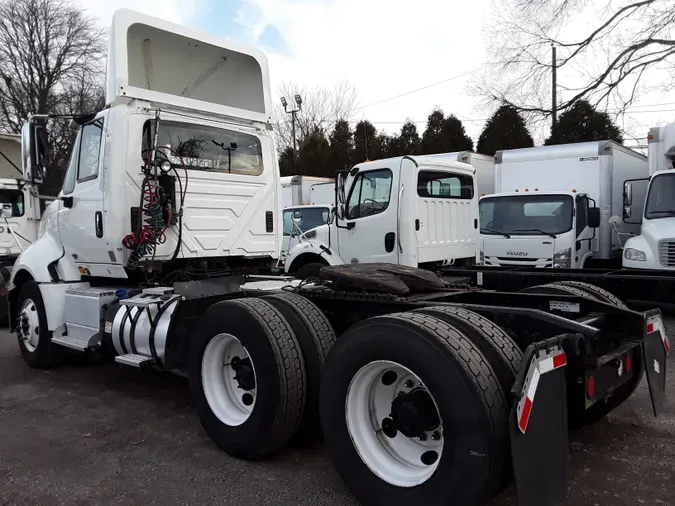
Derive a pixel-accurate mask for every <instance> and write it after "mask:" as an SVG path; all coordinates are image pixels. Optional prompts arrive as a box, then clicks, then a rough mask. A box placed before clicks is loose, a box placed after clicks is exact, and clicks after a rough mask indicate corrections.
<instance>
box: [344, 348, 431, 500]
mask: <svg viewBox="0 0 675 506" xmlns="http://www.w3.org/2000/svg"><path fill="white" fill-rule="evenodd" d="M389 371H393V372H394V373H395V374H396V380H395V381H393V382H392V383H391V384H389V385H387V384H385V382H384V381H383V377H384V375H385V373H388V372H389ZM411 385H412V386H411ZM414 388H423V389H424V390H426V392H427V393H428V390H427V389H426V386H425V385H424V383H423V382H422V381H421V380H420V379H419V377H418V376H417V375H416V374H415V373H413V372H412V371H411V370H410V369H408V368H406V367H404V366H402V365H400V364H398V363H396V362H391V361H376V362H371V363H370V364H367V365H365V366H363V367H362V368H361V369H360V370H359V371H358V372H357V373H356V374H355V375H354V377H353V378H352V381H351V383H350V384H349V388H348V390H347V397H346V401H345V404H346V405H345V417H346V421H347V430H348V431H349V436H350V437H351V439H352V443H353V444H354V448H355V449H356V451H357V453H358V454H359V456H360V457H361V460H362V461H363V462H364V463H365V464H366V465H367V466H368V468H370V470H371V471H372V472H373V473H375V474H376V475H377V476H378V477H380V478H381V479H382V480H384V481H386V482H387V483H389V484H391V485H395V486H398V487H415V486H418V485H421V484H422V483H424V482H426V481H427V480H428V479H429V478H431V476H432V475H433V474H434V473H435V472H436V469H437V468H438V464H439V462H440V460H441V456H442V454H443V421H442V419H440V412H439V411H438V404H437V403H436V400H435V399H434V398H433V396H431V394H429V395H430V397H431V399H432V400H433V403H434V407H435V409H436V414H437V415H438V418H439V420H440V425H439V426H438V427H437V428H435V429H434V430H433V431H429V432H430V433H425V434H426V439H425V440H420V439H418V438H410V437H406V436H405V435H404V434H402V433H401V432H398V433H397V434H396V436H395V437H394V438H391V437H389V436H387V435H386V434H385V432H384V430H383V427H382V424H383V420H384V419H385V418H388V417H389V416H390V413H391V403H392V401H393V400H394V398H395V397H396V395H397V394H398V393H400V392H403V393H407V392H409V391H411V390H412V389H414ZM429 452H435V454H436V459H435V461H434V462H433V463H432V464H425V463H423V461H422V456H423V455H425V454H426V456H428V455H430V454H429ZM432 454H433V453H432Z"/></svg>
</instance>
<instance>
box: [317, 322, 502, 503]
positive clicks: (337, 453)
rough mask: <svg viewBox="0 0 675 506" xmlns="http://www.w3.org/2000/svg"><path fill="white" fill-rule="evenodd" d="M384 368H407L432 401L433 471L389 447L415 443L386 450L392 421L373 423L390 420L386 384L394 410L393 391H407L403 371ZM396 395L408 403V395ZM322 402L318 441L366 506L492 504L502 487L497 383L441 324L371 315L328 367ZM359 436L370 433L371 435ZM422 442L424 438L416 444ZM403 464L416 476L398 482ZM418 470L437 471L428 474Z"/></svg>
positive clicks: (472, 350) (475, 353)
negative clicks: (358, 414)
mask: <svg viewBox="0 0 675 506" xmlns="http://www.w3.org/2000/svg"><path fill="white" fill-rule="evenodd" d="M383 364H384V365H383ZM377 367H379V369H377ZM391 371H393V372H396V371H408V372H409V373H410V374H412V375H413V376H414V378H417V380H419V382H420V385H421V388H423V389H424V391H426V392H427V393H428V394H429V396H430V397H431V398H432V399H433V402H434V405H435V407H436V409H437V414H438V417H439V421H440V427H442V428H441V429H440V432H441V436H442V442H443V444H442V447H440V449H439V451H438V453H439V454H440V455H438V458H437V460H436V461H434V462H432V463H430V464H429V463H427V462H428V461H427V462H425V461H422V460H421V458H422V456H420V462H416V463H415V462H413V461H410V459H409V454H407V455H408V456H406V455H398V454H397V451H398V450H396V447H401V448H408V447H409V448H416V446H415V445H418V444H419V443H420V440H419V437H415V436H414V435H413V436H410V437H409V436H405V434H404V433H403V432H401V431H398V432H397V433H396V435H395V438H407V439H410V442H409V444H407V446H406V443H405V441H402V442H401V443H400V444H398V443H392V442H391V441H389V440H390V439H392V438H391V437H390V436H388V435H387V433H386V432H385V428H387V430H388V427H390V426H391V424H390V423H389V422H387V421H386V420H384V419H383V420H380V419H379V418H380V417H384V418H388V417H387V416H386V415H387V414H388V413H387V409H386V408H385V407H382V406H383V405H386V402H387V401H386V400H378V399H380V396H383V395H384V396H386V395H387V393H386V387H387V385H392V386H391V388H390V391H389V393H388V395H389V396H391V397H392V400H391V402H392V404H391V405H392V413H393V411H394V409H395V408H393V406H394V399H396V398H397V397H396V394H397V393H398V392H397V390H398V389H399V388H400V389H403V390H404V387H402V386H400V385H399V383H397V381H398V379H400V376H401V374H403V373H401V372H398V373H397V374H396V378H394V377H393V376H392V374H391ZM406 374H407V373H406ZM387 375H389V376H388V377H387ZM413 376H411V378H412V377H413ZM355 382H356V385H355ZM358 382H366V384H359V383H358ZM378 382H379V383H378ZM382 385H384V387H385V393H382V388H381V386H382ZM353 391H357V392H358V393H357V394H353V393H352V392H353ZM402 393H403V394H404V397H406V394H407V393H408V392H402ZM371 398H372V399H371ZM319 399H320V400H319V404H320V412H321V423H322V427H323V433H324V438H325V440H326V444H327V446H328V449H329V452H330V454H331V457H332V459H333V462H334V464H335V467H336V468H337V471H338V473H339V474H340V475H341V477H342V479H343V480H344V481H345V483H346V484H347V486H348V487H349V488H350V489H351V491H352V492H353V493H354V495H355V496H356V497H357V498H358V499H359V501H360V502H361V503H363V504H365V505H384V504H386V505H389V506H392V505H402V504H427V505H435V504H439V505H440V504H453V505H455V506H476V505H479V504H483V503H484V502H486V501H487V500H488V499H490V498H491V497H492V496H493V495H494V493H495V491H496V490H497V489H498V487H499V485H500V483H501V481H502V476H503V473H504V471H505V469H504V466H505V461H506V459H505V452H506V451H507V448H508V439H505V438H506V437H507V435H506V423H507V416H508V413H507V403H506V399H505V397H504V394H503V391H502V388H501V386H500V383H499V380H498V379H497V377H496V375H495V373H494V371H493V368H492V367H491V366H490V365H489V363H488V361H487V359H486V358H485V356H484V355H483V354H482V353H481V351H480V350H479V348H478V347H476V346H475V345H474V343H472V341H471V340H470V339H469V338H467V337H466V336H464V335H463V334H462V333H461V332H459V331H458V330H457V329H456V328H454V327H452V326H451V325H449V324H448V323H446V322H444V321H442V320H440V319H439V318H436V317H434V316H431V315H427V314H422V313H417V312H408V313H400V314H393V315H388V316H381V317H376V318H370V319H368V320H366V321H364V322H362V323H359V324H357V325H355V326H354V327H352V328H351V329H350V330H349V331H348V332H347V333H346V334H344V335H343V336H341V337H340V339H339V341H338V342H337V343H336V345H335V347H334V348H333V350H332V351H331V354H330V355H329V357H328V359H327V361H326V365H325V369H324V376H323V380H322V383H321V395H320V398H319ZM354 399H355V400H354ZM371 401H372V402H371ZM373 403H375V404H374V405H375V406H376V408H372V411H373V412H372V413H371V416H363V417H362V422H361V423H360V424H357V427H358V429H355V428H354V424H353V423H352V422H350V420H352V419H353V417H354V415H353V412H355V411H358V410H361V411H363V410H367V409H369V408H368V406H371V405H373ZM383 403H384V404H383ZM377 406H380V408H379V410H378V408H377ZM394 418H395V417H394ZM394 422H396V420H395V419H394ZM399 423H400V422H399ZM378 424H379V425H382V427H379V426H378ZM368 425H370V426H368ZM394 425H396V423H394ZM350 426H351V428H350ZM364 430H370V431H371V437H368V436H367V434H366V435H364V434H363V431H364ZM434 431H439V429H438V428H432V429H431V432H432V435H433V432H434ZM390 434H391V432H390ZM373 435H374V436H373ZM392 441H396V439H392ZM427 441H429V438H428V437H427V438H426V440H423V441H422V443H425V442H427ZM369 442H370V443H369ZM377 442H379V444H380V446H381V447H380V448H379V449H378V448H377V446H376V443H377ZM401 451H403V450H401ZM411 451H412V450H411ZM401 463H407V464H406V465H408V466H409V467H410V471H409V473H407V474H408V475H412V476H417V477H418V479H416V480H415V481H411V482H409V483H408V484H404V483H402V481H401V480H402V478H400V477H401V476H403V477H405V476H406V473H405V472H404V470H403V467H402V464H401ZM415 464H416V465H415ZM425 466H427V467H429V466H435V467H434V468H433V469H432V470H431V472H427V473H425V472H424V467H425ZM397 470H398V472H396V471H397ZM397 476H398V478H397Z"/></svg>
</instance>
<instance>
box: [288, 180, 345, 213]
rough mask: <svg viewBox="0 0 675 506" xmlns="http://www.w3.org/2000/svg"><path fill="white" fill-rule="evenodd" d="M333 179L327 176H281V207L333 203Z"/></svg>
mask: <svg viewBox="0 0 675 506" xmlns="http://www.w3.org/2000/svg"><path fill="white" fill-rule="evenodd" d="M334 200H335V180H334V179H332V178H329V177H313V176H284V177H282V178H281V201H282V203H283V207H284V208H286V207H295V206H307V205H315V204H333V201H334Z"/></svg>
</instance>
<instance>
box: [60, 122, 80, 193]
mask: <svg viewBox="0 0 675 506" xmlns="http://www.w3.org/2000/svg"><path fill="white" fill-rule="evenodd" d="M81 135H82V130H81V129H80V132H78V134H77V137H75V142H74V143H73V150H72V151H71V153H70V162H69V163H68V170H67V171H66V176H65V177H64V178H63V189H62V191H63V194H64V195H69V194H71V193H73V191H74V190H75V177H76V176H77V160H78V157H79V154H80V150H79V146H80V136H81Z"/></svg>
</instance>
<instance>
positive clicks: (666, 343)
mask: <svg viewBox="0 0 675 506" xmlns="http://www.w3.org/2000/svg"><path fill="white" fill-rule="evenodd" d="M663 347H664V348H665V349H666V353H670V341H669V340H668V338H667V337H664V338H663Z"/></svg>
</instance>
